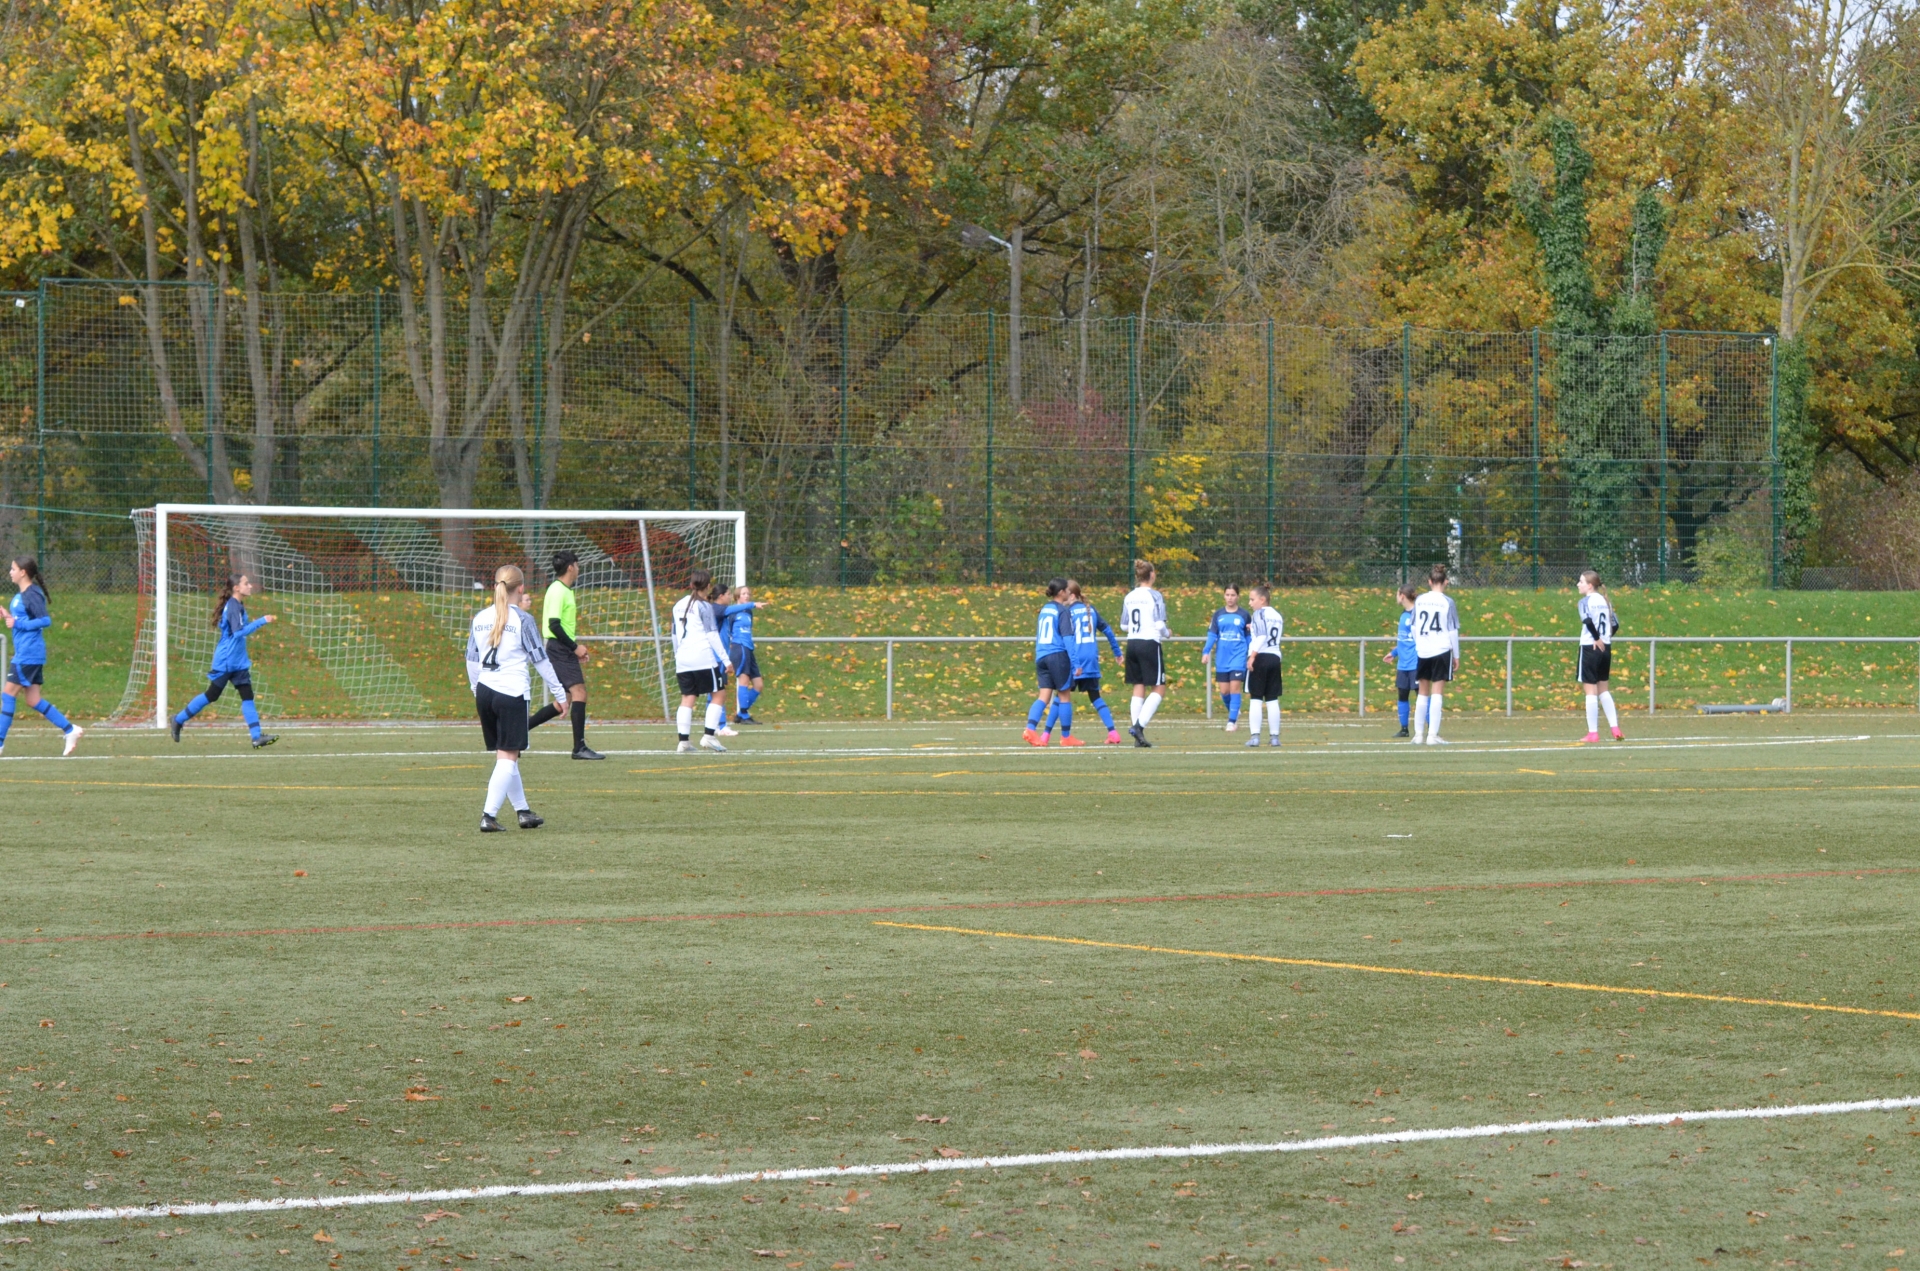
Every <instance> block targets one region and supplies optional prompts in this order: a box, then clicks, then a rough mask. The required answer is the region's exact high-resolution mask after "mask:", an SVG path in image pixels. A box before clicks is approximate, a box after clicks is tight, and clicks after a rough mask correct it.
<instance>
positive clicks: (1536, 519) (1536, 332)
mask: <svg viewBox="0 0 1920 1271" xmlns="http://www.w3.org/2000/svg"><path fill="white" fill-rule="evenodd" d="M1532 555H1533V589H1534V590H1535V591H1538V590H1540V328H1539V327H1535V328H1534V329H1533V553H1532Z"/></svg>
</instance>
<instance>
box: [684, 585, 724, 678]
mask: <svg viewBox="0 0 1920 1271" xmlns="http://www.w3.org/2000/svg"><path fill="white" fill-rule="evenodd" d="M725 665H727V650H726V646H725V645H723V644H721V643H720V629H719V627H718V626H717V625H715V623H714V620H713V606H712V605H710V604H708V603H707V601H706V600H705V599H704V598H703V597H700V596H693V595H686V596H682V597H680V599H679V600H677V601H676V602H674V606H673V669H674V670H675V671H676V672H678V671H711V670H712V669H713V668H714V667H716V666H725Z"/></svg>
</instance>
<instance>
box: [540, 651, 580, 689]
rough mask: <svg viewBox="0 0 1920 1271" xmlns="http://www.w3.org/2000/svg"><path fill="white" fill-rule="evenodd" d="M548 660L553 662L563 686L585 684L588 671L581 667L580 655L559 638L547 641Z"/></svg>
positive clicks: (569, 686) (570, 686) (555, 671)
mask: <svg viewBox="0 0 1920 1271" xmlns="http://www.w3.org/2000/svg"><path fill="white" fill-rule="evenodd" d="M547 661H549V662H551V663H553V673H554V674H555V675H557V676H558V677H560V687H561V688H572V687H573V686H574V685H576V684H579V685H583V686H584V685H585V684H586V682H587V677H586V673H585V672H583V671H582V670H581V669H580V656H579V654H577V653H575V652H574V651H573V650H572V649H569V648H568V647H567V646H566V645H564V644H562V643H560V642H559V641H558V640H549V641H547Z"/></svg>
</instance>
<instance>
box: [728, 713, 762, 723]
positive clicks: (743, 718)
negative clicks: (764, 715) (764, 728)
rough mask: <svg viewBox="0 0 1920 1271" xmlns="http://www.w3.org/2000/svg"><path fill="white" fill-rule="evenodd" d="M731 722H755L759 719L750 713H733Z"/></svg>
mask: <svg viewBox="0 0 1920 1271" xmlns="http://www.w3.org/2000/svg"><path fill="white" fill-rule="evenodd" d="M733 722H734V723H736V724H757V723H759V722H760V721H759V720H757V719H755V718H754V717H753V716H751V715H735V716H734V717H733Z"/></svg>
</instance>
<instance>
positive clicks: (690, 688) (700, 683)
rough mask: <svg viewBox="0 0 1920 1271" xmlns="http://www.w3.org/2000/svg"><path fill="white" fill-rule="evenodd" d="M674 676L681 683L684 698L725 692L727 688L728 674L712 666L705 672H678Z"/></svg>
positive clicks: (681, 694) (681, 693)
mask: <svg viewBox="0 0 1920 1271" xmlns="http://www.w3.org/2000/svg"><path fill="white" fill-rule="evenodd" d="M674 675H675V677H676V678H677V679H679V681H680V696H682V697H698V696H700V695H701V694H702V693H719V692H724V691H725V690H726V687H727V673H726V671H725V670H724V669H723V668H721V667H717V666H710V667H708V668H707V669H706V670H704V671H676V672H674Z"/></svg>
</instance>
